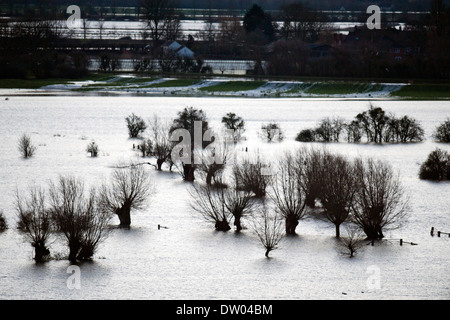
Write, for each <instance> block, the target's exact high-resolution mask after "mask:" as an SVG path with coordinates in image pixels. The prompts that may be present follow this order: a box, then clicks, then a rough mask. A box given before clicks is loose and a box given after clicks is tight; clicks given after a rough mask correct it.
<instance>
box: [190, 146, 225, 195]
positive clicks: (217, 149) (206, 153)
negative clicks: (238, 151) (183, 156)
mask: <svg viewBox="0 0 450 320" xmlns="http://www.w3.org/2000/svg"><path fill="white" fill-rule="evenodd" d="M195 152H196V153H197V155H198V158H200V159H201V163H199V164H197V169H198V170H199V171H200V173H201V174H202V175H204V176H205V180H206V184H208V185H213V184H214V185H215V186H218V187H220V186H225V184H224V183H223V181H222V174H223V171H224V170H225V166H226V165H227V163H228V162H229V161H230V158H231V157H232V150H231V149H230V148H229V146H228V145H227V144H226V143H221V142H214V143H213V144H211V145H209V146H208V147H207V148H206V149H202V150H200V151H198V150H195Z"/></svg>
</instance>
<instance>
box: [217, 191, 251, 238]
mask: <svg viewBox="0 0 450 320" xmlns="http://www.w3.org/2000/svg"><path fill="white" fill-rule="evenodd" d="M222 197H223V199H222V201H223V203H225V207H226V208H227V210H228V211H229V212H230V213H231V214H232V215H233V218H234V226H235V227H236V231H237V232H239V231H241V230H242V222H241V220H242V218H243V217H245V216H248V215H250V214H251V213H252V212H253V211H254V210H255V208H256V201H255V199H254V198H253V197H252V193H251V192H247V191H241V190H238V189H237V188H236V187H235V186H233V187H232V188H227V189H224V190H222Z"/></svg>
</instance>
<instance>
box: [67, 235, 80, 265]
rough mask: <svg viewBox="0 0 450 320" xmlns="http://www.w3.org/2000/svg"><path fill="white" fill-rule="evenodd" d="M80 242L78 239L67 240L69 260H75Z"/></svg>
mask: <svg viewBox="0 0 450 320" xmlns="http://www.w3.org/2000/svg"><path fill="white" fill-rule="evenodd" d="M80 248H81V244H80V242H79V241H78V240H69V261H70V262H76V261H77V256H78V252H79V251H80Z"/></svg>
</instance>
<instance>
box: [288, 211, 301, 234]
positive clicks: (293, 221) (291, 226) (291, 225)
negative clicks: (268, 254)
mask: <svg viewBox="0 0 450 320" xmlns="http://www.w3.org/2000/svg"><path fill="white" fill-rule="evenodd" d="M297 226H298V220H297V217H295V216H294V215H289V216H287V218H286V234H288V235H293V234H295V228H297Z"/></svg>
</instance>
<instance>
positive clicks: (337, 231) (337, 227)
mask: <svg viewBox="0 0 450 320" xmlns="http://www.w3.org/2000/svg"><path fill="white" fill-rule="evenodd" d="M340 226H341V224H340V223H335V227H336V238H340V237H341V229H340Z"/></svg>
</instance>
